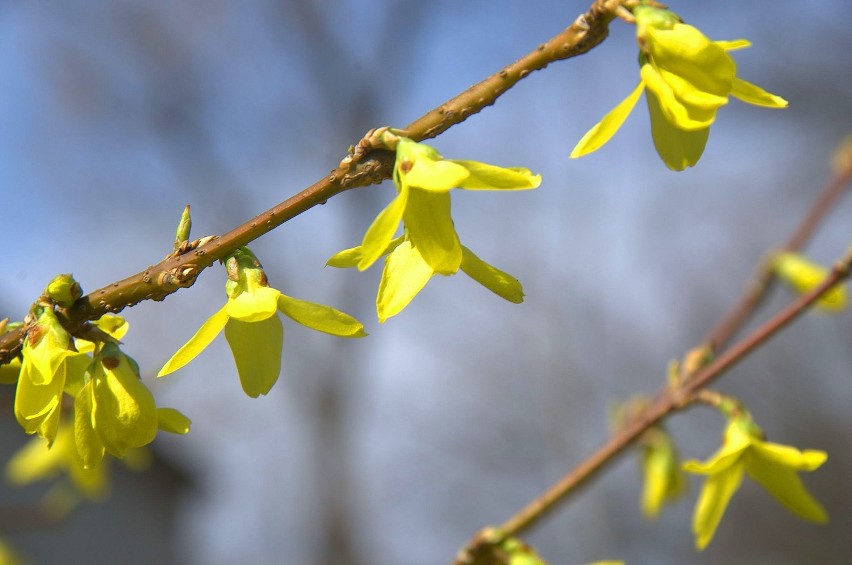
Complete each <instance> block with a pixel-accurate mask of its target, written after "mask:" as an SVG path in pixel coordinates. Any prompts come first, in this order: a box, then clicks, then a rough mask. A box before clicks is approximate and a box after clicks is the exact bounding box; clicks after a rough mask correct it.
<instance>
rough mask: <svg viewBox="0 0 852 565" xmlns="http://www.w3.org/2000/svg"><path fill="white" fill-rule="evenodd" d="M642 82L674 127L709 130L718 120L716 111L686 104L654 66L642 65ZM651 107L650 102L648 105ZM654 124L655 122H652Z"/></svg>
mask: <svg viewBox="0 0 852 565" xmlns="http://www.w3.org/2000/svg"><path fill="white" fill-rule="evenodd" d="M639 73H640V74H641V75H642V82H644V83H645V86H646V87H648V95H649V96H650V95H651V94H653V95H655V96H656V98H657V100H658V103H657V106H658V107H659V109H660V111H661V112H662V114H663V116H665V118H666V120H667V121H668V122H670V123H671V125H672V126H674V127H676V128H677V129H680V130H686V131H693V130H698V129H702V128H707V127H709V126H710V124H712V123H713V121H714V120H715V119H716V110H715V109H705V108H700V107H697V106H693V105H687V104H685V103H684V102H683V101H682V100H681V99H680V98H679V97H678V96H677V94H676V93H675V91H674V90H673V89H672V86H671V85H670V84H669V83H668V82H666V80H665V79H664V78H663V76H662V75H661V74H660V72H659V71H658V70H657V69H656V68H654V67H653V66H652V65H647V64H646V65H642V68H641V69H640V70H639ZM648 105H649V106H650V102H649V103H648ZM652 123H653V120H652Z"/></svg>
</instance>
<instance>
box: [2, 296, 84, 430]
mask: <svg viewBox="0 0 852 565" xmlns="http://www.w3.org/2000/svg"><path fill="white" fill-rule="evenodd" d="M21 351H22V355H23V361H22V362H21V370H20V376H19V378H18V387H17V389H16V390H15V417H16V418H17V419H18V423H19V424H20V425H21V427H22V428H24V431H25V432H27V433H28V434H33V433H37V434H38V435H39V436H41V437H43V438H45V439H46V440H47V441H48V444H50V443H53V441H54V439H55V438H56V433H57V431H58V429H59V415H60V411H61V410H60V407H61V403H62V395H63V393H64V391H65V386H66V379H67V378H68V376H69V374H70V375H71V379H75V378H76V379H79V378H81V377H82V373H83V371H84V370H85V367H86V366H87V365H88V363H89V356H88V355H86V354H84V353H79V352H77V351H75V350H74V348H73V340H72V338H71V335H70V334H69V333H68V332H67V331H66V330H65V328H63V327H62V325H61V324H60V323H59V320H57V319H56V315H55V314H54V313H53V310H51V309H50V308H46V307H45V308H41V311H40V312H39V314H38V319H37V321H36V323H35V324H34V325H33V326H32V327H31V328H30V329H29V331H28V332H27V337H26V339H25V340H24V346H23V348H22V350H21Z"/></svg>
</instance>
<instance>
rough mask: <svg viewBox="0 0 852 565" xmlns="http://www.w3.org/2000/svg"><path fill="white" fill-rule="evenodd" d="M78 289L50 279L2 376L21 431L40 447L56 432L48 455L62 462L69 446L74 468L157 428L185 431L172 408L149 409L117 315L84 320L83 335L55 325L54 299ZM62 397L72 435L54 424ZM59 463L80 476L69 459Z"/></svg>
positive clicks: (61, 300)
mask: <svg viewBox="0 0 852 565" xmlns="http://www.w3.org/2000/svg"><path fill="white" fill-rule="evenodd" d="M81 294H82V292H81V291H80V290H79V285H77V283H76V282H75V281H73V279H72V278H71V277H70V275H60V276H59V277H56V278H55V279H54V280H53V281H51V284H50V285H48V289H47V291H46V292H45V294H44V295H43V296H42V298H41V299H40V302H39V303H37V304H36V305H35V306H34V308H33V312H32V317H33V318H34V320H33V322H32V324H30V326H29V328H28V330H27V333H26V338H25V340H24V344H23V348H22V350H21V356H22V358H23V360H22V361H20V364H19V365H18V364H10V365H9V367H8V368H7V369H6V370H5V371H4V374H3V381H4V382H17V388H16V391H15V406H14V411H15V417H16V418H17V420H18V423H20V425H21V427H23V428H24V431H26V432H27V433H28V434H37V435H38V436H40V437H42V438H44V439H45V440H46V441H47V447H48V448H51V447H56V446H55V445H54V443H55V442H56V441H57V438H63V443H62V445H60V446H59V447H57V448H56V450H55V451H54V452H53V455H51V456H50V457H48V459H51V458H52V459H51V460H54V461H58V460H64V461H66V462H67V461H70V460H71V459H69V457H67V456H66V455H67V454H68V452H69V448H68V445H73V446H74V447H75V451H76V455H75V457H79V462H80V464H81V466H82V468H84V469H94V468H96V467H97V466H98V464H99V463H100V462H101V460H102V459H103V456H104V453H107V452H108V453H111V454H112V455H114V456H116V457H124V455H125V454H126V453H127V451H128V449H131V448H136V447H141V446H143V445H146V444H148V443H150V442H151V441H152V440H153V439H154V436H155V435H156V433H157V430H158V429H164V430H166V431H171V432H174V433H186V432H187V431H189V420H188V419H187V418H186V417H185V416H184V415H183V414H181V413H180V412H178V411H177V410H174V409H167V408H160V409H158V408H157V407H156V405H155V402H154V397H153V396H152V395H151V392H150V391H149V390H148V388H147V387H146V386H145V385H144V384H142V382H141V380H140V376H139V369H138V367H137V365H136V363H135V362H134V361H133V359H131V358H130V357H128V356H127V355H125V354H124V353H123V352H122V351H121V350H120V349H119V346H118V339H120V338H121V337H122V336H123V335H124V334H125V333H126V332H127V328H128V325H127V323H126V322H125V321H124V320H123V319H122V318H120V317H119V316H112V315H106V316H103V317H102V318H101V319H99V320H97V321H96V322H94V323H93V324H84V325H83V327H82V328H81V329H80V330H79V332H80V335H84V336H85V338H86V339H84V338H81V337H73V336H71V334H70V333H69V332H68V331H67V330H66V329H65V328H64V327H63V326H62V324H61V323H60V321H59V319H58V318H57V316H56V313H55V311H54V305H58V304H64V305H66V306H68V305H70V304H71V303H73V301H74V300H76V298H79V296H80V295H81ZM89 338H90V339H92V340H94V341H89ZM89 353H91V355H90V354H89ZM18 367H19V369H18V372H17V375H16V376H15V375H14V370H15V369H16V368H18ZM66 397H68V398H69V399H70V398H73V399H74V418H73V434H72V433H71V431H70V430H69V429H68V425H70V423H69V424H67V425H65V426H64V428H62V429H60V421H61V419H62V414H63V408H64V405H66V403H65V400H66ZM72 439H73V441H71V440H72ZM63 454H65V455H63ZM65 468H66V470H68V471H69V473H70V474H72V475H76V476H77V477H78V478H79V477H81V476H82V475H81V474H80V473H77V472H76V471H75V469H76V467H74V466H73V465H70V464H69V465H65ZM77 482H78V483H81V482H83V481H82V480H81V481H77ZM83 490H86V489H83Z"/></svg>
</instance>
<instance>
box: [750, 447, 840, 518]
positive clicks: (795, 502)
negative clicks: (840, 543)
mask: <svg viewBox="0 0 852 565" xmlns="http://www.w3.org/2000/svg"><path fill="white" fill-rule="evenodd" d="M790 449H792V448H790ZM794 451H798V450H794ZM746 472H747V473H748V475H749V477H751V478H752V479H753V480H754V481H755V482H757V483H760V485H761V486H762V487H763V488H765V489H766V490H767V492H769V494H771V495H772V496H773V497H775V499H776V500H777V501H778V502H780V503H781V504H782V505H783V506H784V508H786V509H787V510H789V511H790V512H792V513H793V514H795V515H796V516H798V517H799V518H802V519H804V520H809V521H811V522H817V523H819V524H824V523H825V522H827V521H828V513H827V512H826V511H825V508H823V507H822V505H821V504H820V503H819V502H817V500H816V499H815V498H814V497H813V496H811V494H810V493H809V492H808V491H807V489H806V488H805V485H804V484H802V480H801V479H800V478H799V476H798V475H797V474H796V471H795V470H793V469H792V468H789V467H786V466H781V465H778V464H775V463H772V462H769V461H767V460H765V459H763V458H762V457H760V456H759V455H758V454H756V453H751V454H749V456H748V457H747V458H746Z"/></svg>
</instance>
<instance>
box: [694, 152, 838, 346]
mask: <svg viewBox="0 0 852 565" xmlns="http://www.w3.org/2000/svg"><path fill="white" fill-rule="evenodd" d="M849 162H852V161H849ZM850 182H852V166H848V163H847V166H845V167H842V168H839V169H838V170H837V171H835V174H834V175H833V176H832V177H831V179H829V181H828V182H827V183H826V184H825V186H824V187H823V189H822V190H821V191H820V194H819V196H818V197H817V199H816V201H815V202H814V204H813V206H812V207H811V209H810V211H809V212H808V214H807V215H806V216H805V217H804V218H803V219H802V222H801V223H800V224H799V226H798V228H796V230H795V231H794V232H793V233H792V234H791V235H790V238H789V239H788V240H787V241H786V242H785V243H784V245H782V246H781V247H780V248H779V251H790V252H794V251H799V250H801V249H802V248H803V247H804V246H805V244H806V243H807V242H808V240H810V238H811V237H812V236H813V234H814V232H815V231H816V229H817V227H819V225H820V224H821V223H822V221H823V220H824V219H825V217H826V215H827V214H828V212H829V211H830V210H831V208H832V206H833V205H834V203H835V202H836V201H837V199H838V198H840V196H841V195H842V194H843V192H844V191H845V189H846V188H847V187H848V186H849V184H850ZM774 280H775V275H774V274H773V271H772V267H771V265H770V264H769V263H768V262H767V261H763V262H762V263H761V264H760V265H759V266H758V268H757V271H756V272H755V274H754V275H753V276H752V279H751V281H750V282H749V283H748V285H747V286H746V291H745V293H744V294H743V296H742V298H740V300H739V301H738V302H737V303H736V304H735V305H734V307H733V308H731V310H730V311H729V312H728V314H727V315H726V316H725V317H724V318H722V320H721V321H720V322H719V323H718V324H717V325H716V326H715V327H714V328H713V329H711V330H710V331H709V332H708V333H707V336H706V337H705V338H704V340H703V341H702V343H703V344H705V345H707V346H709V347H710V348H711V350H712V351H718V350H720V349H722V348H723V347H724V346H725V344H727V342H728V340H730V339H731V337H732V336H733V335H734V334H735V333H736V332H737V331H738V330H739V329H740V328H741V327H742V326H743V325H744V324H745V323H746V321H747V320H748V319H749V318H750V317H751V315H752V314H753V313H754V311H755V310H756V309H757V307H758V306H759V305H760V303H761V302H762V301H763V298H764V297H765V296H766V293H767V292H768V291H769V288H770V287H771V286H772V282H773V281H774Z"/></svg>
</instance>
